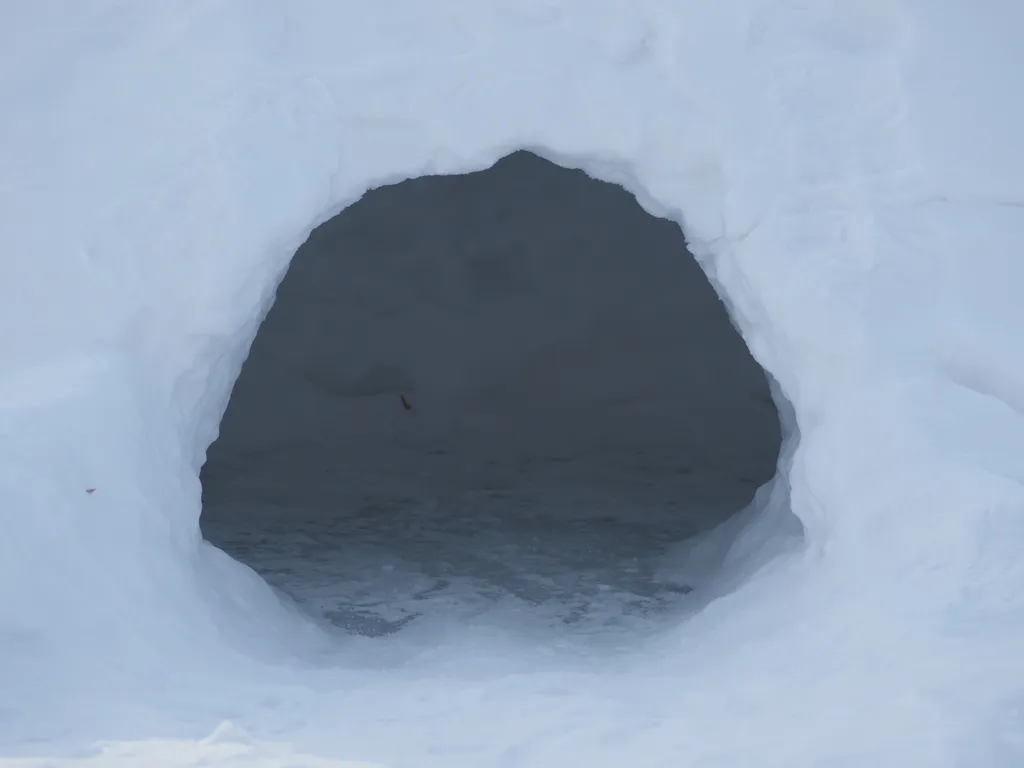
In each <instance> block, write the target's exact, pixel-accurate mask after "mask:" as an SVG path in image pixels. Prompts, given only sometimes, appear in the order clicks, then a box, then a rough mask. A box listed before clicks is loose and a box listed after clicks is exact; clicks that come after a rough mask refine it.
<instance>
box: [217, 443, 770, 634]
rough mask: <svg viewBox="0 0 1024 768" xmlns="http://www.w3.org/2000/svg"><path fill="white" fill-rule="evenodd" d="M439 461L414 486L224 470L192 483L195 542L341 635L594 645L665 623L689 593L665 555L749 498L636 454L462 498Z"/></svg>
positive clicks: (335, 463) (277, 459)
mask: <svg viewBox="0 0 1024 768" xmlns="http://www.w3.org/2000/svg"><path fill="white" fill-rule="evenodd" d="M403 458H405V459H406V461H407V462H408V463H409V465H410V466H411V465H413V464H414V463H415V462H416V457H415V456H405V457H403ZM396 463H400V461H399V462H396V458H395V457H394V456H392V457H390V458H389V460H388V461H387V462H381V463H380V466H381V467H388V466H391V467H394V466H395V464H396ZM451 463H452V462H451V459H450V458H449V457H437V456H433V457H432V456H422V457H421V458H420V459H419V465H420V466H421V467H423V468H424V475H425V477H424V478H421V481H420V482H415V481H414V480H413V479H411V478H409V477H408V473H402V474H404V475H405V477H401V478H397V479H398V482H395V480H396V478H395V476H394V475H391V476H387V475H386V473H384V472H381V475H380V477H379V480H380V481H381V482H380V483H379V484H378V483H375V482H374V481H375V478H374V477H373V476H372V474H370V469H369V467H367V470H366V471H364V472H361V473H359V474H358V475H355V474H352V473H351V460H349V461H347V462H346V461H345V460H339V459H338V458H337V457H335V456H332V455H330V454H329V453H327V452H325V451H318V450H313V449H310V448H306V449H300V448H296V447H294V446H292V447H290V448H285V449H282V450H279V451H271V452H265V453H263V454H262V455H260V456H249V457H246V458H244V459H239V460H237V461H235V462H233V463H232V464H231V465H225V464H224V463H222V464H220V465H219V466H217V467H213V468H209V469H208V470H206V471H205V474H204V487H205V493H206V502H205V506H204V512H203V518H202V526H203V532H204V534H205V536H206V538H207V539H208V540H209V541H210V542H211V543H213V544H215V545H216V546H218V547H220V548H221V549H223V550H224V551H225V552H227V553H228V554H229V555H231V556H232V557H234V558H235V559H237V560H239V561H241V562H243V563H246V564H247V565H249V566H251V567H252V568H253V569H254V570H255V571H256V572H257V573H259V574H260V576H262V577H263V578H264V579H265V580H266V581H267V582H268V583H270V584H271V585H272V586H274V587H276V588H277V589H279V590H281V591H282V592H284V593H286V594H287V595H289V596H291V597H292V598H293V599H294V600H295V601H296V602H297V603H298V604H300V605H301V606H303V607H304V608H305V609H306V610H308V611H309V612H310V613H312V614H313V615H314V616H317V617H322V618H325V619H326V620H327V621H328V622H329V623H330V624H332V625H333V626H335V627H337V628H340V629H341V630H343V631H345V632H348V633H352V634H357V635H363V636H367V637H383V636H391V635H401V634H402V633H403V632H404V631H405V630H406V629H407V628H413V627H416V626H417V625H419V626H423V625H429V626H431V627H433V628H434V629H435V631H442V632H443V631H444V629H445V628H446V627H459V626H464V625H465V624H467V623H473V624H477V625H480V626H495V627H498V626H500V627H506V628H510V629H511V631H516V629H517V628H519V629H521V628H522V627H524V626H528V627H532V628H533V629H535V630H544V631H546V632H550V633H551V638H552V643H554V644H566V643H569V644H573V643H583V644H585V645H587V646H591V647H592V646H593V645H594V644H595V643H597V644H602V643H605V642H609V641H612V642H615V644H619V643H623V644H628V643H630V642H631V641H635V634H636V633H642V634H648V633H650V632H652V631H657V629H658V628H659V627H671V626H675V625H677V624H678V620H679V616H680V613H681V612H683V611H685V609H686V595H687V594H688V593H689V592H690V586H689V585H687V584H685V583H676V582H675V581H674V580H673V579H671V578H667V577H666V574H667V573H668V572H669V571H668V569H666V568H665V565H666V562H667V560H666V558H671V554H672V549H673V545H675V544H676V543H678V542H680V541H682V540H684V539H686V538H688V537H690V536H692V535H693V534H694V533H696V532H698V531H699V530H702V529H704V528H707V527H709V525H710V524H713V523H714V522H716V521H718V520H720V519H722V518H723V517H724V516H725V515H727V514H728V512H730V511H735V510H738V509H739V508H740V507H742V506H743V504H744V503H745V502H746V501H747V500H748V499H749V498H750V497H751V496H752V495H753V493H754V490H755V489H756V487H755V485H754V484H752V483H744V481H743V480H737V479H736V478H723V477H716V476H715V475H713V474H712V473H711V472H709V471H707V470H702V469H695V468H687V467H685V466H678V465H677V464H676V463H673V462H671V461H670V460H667V459H663V458H660V457H652V456H649V455H645V454H637V455H632V456H626V457H607V456H606V457H599V458H597V459H596V460H591V461H589V462H588V461H587V460H586V459H578V460H573V459H568V458H557V457H556V458H543V457H541V458H538V459H537V460H533V461H519V462H517V463H516V464H515V465H513V466H507V465H506V466H503V467H500V466H499V467H496V468H495V471H494V472H493V473H491V475H490V476H489V477H479V476H478V477H477V478H476V480H477V482H475V483H468V484H466V485H465V486H462V487H459V486H458V485H457V484H455V483H451V482H447V481H446V480H444V479H442V480H441V481H438V478H437V475H438V474H444V473H445V470H446V469H449V466H450V464H451ZM339 467H348V468H346V469H344V470H340V469H339ZM432 470H433V471H432ZM449 471H450V469H449ZM339 472H343V473H344V474H343V475H342V476H341V477H339V476H338V475H339ZM386 481H389V482H386ZM368 486H369V487H368Z"/></svg>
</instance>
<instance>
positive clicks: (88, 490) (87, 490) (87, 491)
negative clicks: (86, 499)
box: [85, 488, 96, 493]
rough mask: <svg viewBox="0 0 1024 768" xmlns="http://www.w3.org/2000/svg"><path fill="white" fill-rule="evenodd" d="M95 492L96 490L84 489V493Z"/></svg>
mask: <svg viewBox="0 0 1024 768" xmlns="http://www.w3.org/2000/svg"><path fill="white" fill-rule="evenodd" d="M95 490H96V489H95V488H86V489H85V492H86V493H92V492H93V491H95Z"/></svg>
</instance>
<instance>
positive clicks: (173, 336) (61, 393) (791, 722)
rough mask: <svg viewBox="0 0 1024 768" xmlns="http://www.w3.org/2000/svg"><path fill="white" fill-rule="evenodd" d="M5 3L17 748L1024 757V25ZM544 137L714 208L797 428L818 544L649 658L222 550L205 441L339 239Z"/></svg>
mask: <svg viewBox="0 0 1024 768" xmlns="http://www.w3.org/2000/svg"><path fill="white" fill-rule="evenodd" d="M0 13H2V23H0V51H2V53H0V67H2V71H3V72H4V73H5V77H4V78H3V80H2V81H0V103H2V104H3V105H4V121H3V123H2V128H0V148H2V149H0V179H2V181H0V195H2V205H0V211H2V213H0V233H2V234H0V238H2V240H0V243H2V248H0V252H2V253H3V258H2V259H0V327H3V328H4V329H5V333H4V334H3V335H2V336H0V434H2V436H3V440H2V442H0V446H2V451H3V456H2V459H3V460H2V462H0V510H2V512H0V514H2V515H3V535H2V537H0V650H2V654H0V659H2V661H0V745H2V751H3V752H4V753H6V754H10V755H13V754H22V755H35V756H45V757H51V756H54V755H67V756H73V755H78V756H82V755H83V752H82V750H83V749H84V748H85V747H84V746H83V745H88V744H90V743H92V742H94V741H98V740H105V741H114V742H117V743H118V744H119V746H118V749H119V750H121V754H132V750H134V753H135V755H136V756H137V758H138V759H137V760H136V763H135V764H149V765H156V764H159V763H158V762H157V761H158V760H163V761H164V762H165V763H167V764H174V763H172V759H178V758H177V757H174V758H172V757H171V756H170V755H169V753H168V752H167V751H166V749H165V748H164V747H161V746H156V747H154V746H153V745H154V744H157V745H159V744H164V743H165V742H168V741H173V742H175V743H177V744H184V745H186V746H185V747H183V749H185V750H187V743H188V742H190V741H191V742H195V741H196V740H199V739H202V738H204V737H206V736H207V735H208V734H210V733H211V732H212V731H214V729H215V728H216V727H217V725H218V724H219V723H221V722H223V721H224V720H230V721H232V722H234V723H237V724H238V726H239V727H240V728H241V729H243V731H244V732H245V733H250V734H253V739H254V742H253V743H255V744H268V743H270V742H279V743H280V742H286V743H289V744H291V745H293V746H292V747H289V749H294V751H295V752H299V753H304V754H308V755H315V756H317V757H321V758H323V760H324V761H329V760H335V761H336V762H337V761H345V760H348V761H355V762H358V761H364V762H369V763H371V764H372V763H380V764H385V765H392V766H397V765H402V766H405V765H415V766H429V765H445V766H457V765H467V766H470V765H471V766H480V765H503V764H504V765H537V766H559V765H581V764H586V765H591V766H602V765H622V764H631V765H644V766H660V765H680V764H683V765H694V766H731V765H736V766H749V765H760V766H820V765H830V766H839V767H840V768H842V767H843V766H863V765H928V766H958V765H971V766H975V765H993V766H1004V765H1005V766H1015V765H1019V764H1021V762H1022V761H1024V736H1022V726H1021V708H1022V707H1024V690H1022V689H1024V684H1022V681H1024V669H1022V667H1024V663H1022V662H1021V661H1020V653H1019V648H1020V647H1022V643H1024V637H1022V635H1024V620H1022V616H1024V598H1022V597H1021V595H1024V572H1022V569H1021V566H1020V557H1019V552H1020V545H1021V543H1024V531H1022V528H1021V522H1020V521H1021V519H1022V518H1021V515H1022V512H1024V493H1022V489H1021V483H1022V481H1024V456H1022V450H1024V449H1022V440H1021V437H1020V435H1022V434H1024V429H1022V426H1024V424H1022V413H1024V410H1022V403H1024V358H1022V357H1021V356H1020V354H1019V332H1018V329H1019V328H1020V327H1021V324H1022V320H1024V318H1022V317H1021V310H1020V305H1019V288H1018V286H1019V285H1021V284H1022V278H1024V262H1022V261H1021V259H1020V258H1019V253H1020V248H1021V243H1022V242H1024V207H1022V201H1024V159H1022V158H1024V154H1022V153H1021V152H1020V150H1019V138H1018V137H1019V136H1021V135H1024V107H1021V105H1020V103H1019V100H1017V99H1015V98H1014V96H1013V94H1014V93H1015V89H1016V87H1017V83H1018V81H1019V79H1020V74H1021V72H1022V55H1021V53H1020V46H1019V44H1018V36H1017V35H1015V34H1014V33H1015V31H1016V30H1018V29H1019V28H1020V25H1021V23H1022V19H1021V9H1020V7H1019V6H1018V4H1016V3H1014V2H1011V0H1005V1H1004V2H998V1H997V0H992V1H991V2H988V3H985V4H981V5H979V4H977V3H968V2H965V1H962V2H955V1H954V0H943V1H941V2H940V1H938V0H931V1H929V2H925V1H924V0H903V2H889V1H888V0H865V1H864V2H858V3H851V2H841V1H840V0H834V1H832V0H827V1H825V2H820V3H808V4H802V3H791V2H784V1H782V0H779V2H754V0H728V1H726V2H716V3H704V2H696V1H694V2H686V3H679V2H668V0H645V1H644V2H636V1H635V0H630V1H629V2H626V1H625V0H622V1H621V2H617V1H613V0H601V1H600V2H595V1H594V0H588V2H569V1H563V2H546V1H545V0H536V1H535V2H526V3H524V2H521V1H519V2H511V0H510V1H509V2H493V3H478V2H468V1H467V2H461V1H460V0H449V1H448V2H443V3H430V4H422V3H413V2H411V1H405V2H396V3H388V4H338V3H329V2H326V1H321V2H317V1H315V0H304V1H303V2H294V3H289V4H280V3H270V2H263V1H262V0H261V1H259V2H255V1H253V0H250V1H248V2H241V0H228V1H227V2H222V3H218V4H212V5H211V4H202V5H187V6H183V5H179V4H173V5H172V4H166V5H160V6H156V5H152V6H151V5H145V6H143V5H123V4H114V3H107V2H102V1H101V0H82V1H81V2H77V3H42V2H40V3H23V4H20V5H18V6H13V5H12V6H10V7H5V9H4V10H3V11H2V12H0ZM517 148H529V149H532V150H534V151H536V152H537V153H538V154H540V155H542V156H544V157H547V158H549V159H551V160H553V161H555V162H557V163H559V164H562V165H564V166H567V167H579V168H583V169H585V170H586V171H587V172H588V173H590V174H592V175H594V176H596V177H599V178H602V179H605V180H609V181H614V182H617V183H620V184H621V185H623V186H624V187H625V188H627V189H628V190H629V191H630V192H632V193H633V194H635V195H636V196H637V198H638V200H639V201H640V202H641V204H643V205H644V206H645V207H646V208H648V209H649V210H650V211H652V212H654V213H657V214H659V215H662V216H665V217H667V218H671V219H673V220H675V221H677V222H678V223H680V224H681V225H682V227H683V229H684V231H685V232H686V234H687V237H688V239H689V241H690V243H691V247H692V249H693V251H694V253H695V254H696V255H697V256H698V258H700V259H701V262H702V265H703V266H704V268H705V269H706V271H707V272H708V274H709V276H710V277H711V279H712V281H713V282H714V284H715V285H716V287H717V288H718V289H719V290H720V292H721V295H722V296H723V298H724V299H725V301H726V303H727V304H728V306H729V308H730V311H731V313H732V317H733V318H734V320H735V322H736V323H737V325H738V326H739V327H740V329H741V330H742V332H743V335H744V339H745V340H746V342H747V344H748V346H749V347H750V349H751V351H752V353H753V354H754V356H755V357H756V358H757V360H758V362H760V363H761V364H762V365H763V366H764V368H765V369H766V370H767V371H769V372H770V373H771V375H772V376H773V378H774V379H775V381H776V382H777V385H778V391H777V395H776V402H777V404H778V405H779V406H780V408H781V409H783V411H785V409H786V408H787V407H791V408H792V421H790V422H788V427H789V428H790V429H791V432H790V434H791V436H793V437H796V436H798V437H799V441H798V442H796V441H795V440H794V441H791V442H790V444H789V445H788V446H787V450H786V452H785V454H784V458H783V462H782V464H781V473H780V475H779V476H778V477H777V479H776V480H775V481H773V483H772V484H771V486H770V487H767V488H765V489H764V490H763V492H762V498H761V501H765V497H770V498H775V499H781V498H784V497H786V496H787V495H788V496H789V497H790V501H791V507H792V511H793V512H794V513H795V514H796V515H797V516H798V517H799V518H800V520H801V522H802V523H803V525H804V528H805V532H806V538H807V544H808V546H807V548H806V550H805V551H804V552H803V553H802V554H801V555H800V556H798V557H788V558H782V559H776V560H773V561H772V562H771V563H770V564H768V565H766V566H765V567H764V568H762V569H760V570H758V571H757V572H756V573H754V574H752V575H751V574H750V572H749V563H750V561H749V559H747V558H745V557H740V556H742V555H744V554H745V553H750V552H755V551H758V550H757V547H756V546H754V545H756V544H758V543H763V540H764V536H763V535H762V534H764V533H765V532H766V530H767V532H770V529H771V525H768V523H771V522H772V519H773V518H772V517H771V516H767V517H766V516H760V517H757V516H756V515H755V516H754V519H751V520H747V521H746V522H748V523H749V525H748V526H746V527H745V528H744V529H743V531H740V532H737V533H738V535H739V539H737V540H736V543H735V546H734V547H733V548H732V549H731V550H729V551H727V552H724V553H723V561H724V562H725V563H726V564H727V565H728V564H729V563H734V562H735V558H736V557H739V559H740V560H741V561H743V563H745V565H744V564H743V563H738V564H736V569H735V570H732V571H729V569H728V568H727V571H726V572H724V573H723V574H722V580H721V581H720V583H721V584H727V585H729V589H731V590H732V591H729V589H727V590H723V592H728V594H723V596H722V597H721V598H720V599H718V600H715V601H713V602H710V603H709V604H708V605H707V606H706V607H705V608H704V610H703V611H701V612H700V613H699V614H697V615H695V616H693V617H691V618H690V619H689V620H687V621H686V622H684V623H681V624H680V625H679V626H678V627H677V628H676V629H675V630H673V631H671V632H668V633H665V634H660V635H658V636H657V637H656V638H651V639H650V640H649V641H648V642H645V643H638V644H637V646H636V647H634V648H632V649H630V650H629V651H623V652H619V653H617V654H614V655H592V654H591V655H588V654H582V655H581V654H578V653H574V652H572V651H569V650H566V649H561V648H551V647H545V646H541V645H531V644H529V643H526V642H522V641H521V640H516V641H512V640H511V639H509V638H507V637H503V636H501V635H497V634H495V633H493V632H489V631H487V630H486V629H483V628H473V627H467V630H466V632H465V634H464V636H463V637H460V638H458V640H457V641H456V642H452V643H444V644H441V645H438V646H437V647H435V648H433V649H432V650H421V651H419V652H415V653H414V652H412V651H411V649H410V648H409V647H405V648H403V649H397V650H396V649H394V648H392V647H389V646H378V645H374V644H373V642H372V641H371V640H369V639H366V638H352V639H350V640H348V641H344V642H342V641H339V640H338V639H337V638H334V637H331V636H325V635H324V634H323V633H321V632H320V631H319V630H316V629H315V628H312V627H310V626H309V625H307V624H304V623H303V622H301V621H300V620H298V618H297V617H296V615H295V613H294V611H293V610H292V609H291V608H289V607H288V606H287V605H285V604H282V603H281V602H280V601H279V600H278V599H277V597H275V595H274V594H273V592H272V591H271V590H270V589H269V587H267V586H266V584H265V583H264V582H263V581H262V580H260V579H259V578H258V577H256V576H255V574H253V573H252V572H251V571H249V570H246V569H244V568H242V567H240V566H238V565H237V564H236V563H234V562H233V561H231V560H230V559H228V558H227V557H226V556H224V555H223V554H222V553H219V552H218V551H217V550H215V549H213V548H212V547H209V546H208V545H205V544H203V543H201V540H200V537H199V532H198V520H199V512H200V488H199V484H198V471H199V467H200V465H201V463H202V460H203V456H204V451H205V449H206V447H207V446H208V445H209V443H210V442H211V441H212V439H213V438H214V437H215V435H216V431H217V425H218V423H219V420H220V416H221V414H222V412H223V410H224V407H225V405H226V403H227V398H228V394H229V391H230V388H231V385H232V383H233V381H234V379H235V377H236V375H237V373H238V371H239V369H240V366H241V362H242V360H243V358H244V356H245V353H246V349H247V346H248V344H249V342H250V341H251V339H252V338H253V336H254V335H255V332H256V329H257V326H258V323H259V320H260V318H261V316H262V314H263V312H264V311H265V310H266V309H267V308H268V307H269V304H270V301H271V297H272V294H273V290H274V287H275V285H276V283H277V281H278V280H279V278H280V277H281V275H282V274H283V273H284V270H285V268H286V266H287V264H288V261H289V258H290V257H291V255H292V254H293V253H294V252H295V250H296V248H297V247H298V246H299V244H300V243H301V242H302V241H303V240H304V239H305V238H306V236H307V235H308V234H309V232H310V231H311V230H312V228H313V227H314V226H315V225H316V224H318V223H320V222H322V221H325V220H326V219H328V218H329V217H330V216H331V215H333V214H334V213H336V212H338V211H339V210H341V209H342V208H343V207H345V206H346V205H348V204H349V203H351V202H352V201H354V200H355V199H357V198H358V197H359V196H360V195H361V194H362V193H363V192H364V191H365V190H367V189H368V188H370V187H373V186H377V185H380V184H382V183H386V182H393V181H398V180H401V179H404V178H409V177H415V176H420V175H423V174H426V173H454V172H463V171H470V170H477V169H481V168H484V167H486V166H488V165H490V164H491V163H493V162H494V161H496V160H497V159H498V158H500V157H502V156H503V155H505V154H507V153H508V152H509V151H511V150H513V149H517ZM90 490H91V492H90ZM786 491H788V494H787V493H786ZM768 508H769V509H770V508H772V507H771V504H769V505H768ZM741 566H742V568H745V569H746V574H747V576H750V578H747V579H746V580H745V581H744V580H742V579H740V578H738V577H737V575H738V574H740V573H743V572H744V571H743V570H742V568H741ZM730 574H731V575H730ZM732 577H736V578H732ZM733 587H738V588H736V589H732V588H733ZM381 648H383V650H380V649H381ZM225 738H226V739H227V740H228V741H229V742H240V743H244V740H245V739H244V736H243V735H242V734H239V733H231V734H228V735H227V736H226V737H225ZM261 749H264V748H263V747H254V748H252V749H251V750H250V753H252V752H253V750H255V751H256V752H258V751H259V750H261ZM273 749H275V748H274V747H272V746H266V748H265V749H264V753H265V754H270V753H271V752H272V751H273ZM147 750H148V752H147ZM154 750H159V757H154V755H153V753H154ZM179 754H185V755H188V753H187V751H183V752H181V753H179ZM205 757H207V758H212V755H211V753H207V755H206V756H205ZM83 759H84V758H83ZM201 759H204V756H203V755H202V753H201V750H199V748H198V747H197V751H196V752H193V753H192V755H191V756H186V757H184V758H182V759H181V760H179V763H178V764H185V765H187V764H189V763H188V762H187V761H188V760H191V761H192V762H193V763H196V764H198V761H199V760H201ZM254 759H255V758H254ZM272 759H276V758H268V762H269V761H270V760H272ZM285 759H286V758H284V757H282V758H280V760H278V762H279V763H282V764H283V763H284V761H285ZM303 759H305V758H303ZM294 760H298V758H294ZM51 762H52V761H51ZM94 762H95V760H94ZM208 762H209V761H208ZM307 762H310V763H312V762H313V761H312V758H310V759H309V760H308V761H307ZM15 764H16V763H15ZM85 764H88V763H87V762H86V763H85ZM228 764H230V763H228ZM250 764H255V762H250ZM270 764H273V763H272V762H271V763H270ZM342 764H344V763H342Z"/></svg>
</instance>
